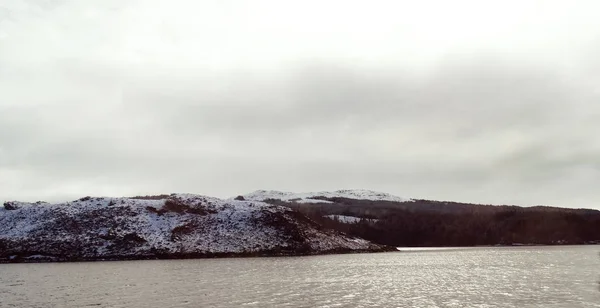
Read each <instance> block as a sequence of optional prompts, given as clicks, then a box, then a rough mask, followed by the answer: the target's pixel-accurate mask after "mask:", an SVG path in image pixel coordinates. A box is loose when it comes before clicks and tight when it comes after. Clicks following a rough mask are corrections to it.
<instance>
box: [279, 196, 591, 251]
mask: <svg viewBox="0 0 600 308" xmlns="http://www.w3.org/2000/svg"><path fill="white" fill-rule="evenodd" d="M323 199H324V200H327V201H330V202H333V203H293V202H282V201H280V200H268V202H270V203H273V204H279V205H284V206H288V207H291V208H294V209H296V210H298V211H300V212H302V213H304V214H306V215H307V216H309V217H310V218H311V219H313V220H315V221H316V222H318V223H320V224H321V225H322V226H323V227H324V228H331V229H335V230H338V231H341V232H345V233H347V234H349V235H352V236H359V237H362V238H365V239H367V240H370V241H373V242H375V243H378V244H385V245H393V246H475V245H514V244H543V245H558V244H596V243H600V211H596V210H588V209H567V208H557V207H546V206H536V207H518V206H493V205H479V204H468V203H457V202H443V201H431V200H415V201H412V202H388V201H369V200H354V199H344V198H331V199H327V198H323ZM336 215H341V216H352V217H359V218H360V219H359V220H357V221H355V222H351V223H348V222H347V221H341V220H339V219H336Z"/></svg>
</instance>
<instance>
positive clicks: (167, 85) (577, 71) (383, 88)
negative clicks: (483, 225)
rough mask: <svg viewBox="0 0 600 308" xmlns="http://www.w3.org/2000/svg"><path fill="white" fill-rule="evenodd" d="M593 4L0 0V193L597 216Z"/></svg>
mask: <svg viewBox="0 0 600 308" xmlns="http://www.w3.org/2000/svg"><path fill="white" fill-rule="evenodd" d="M598 12H600V2H598V1H595V0H590V1H583V0H570V1H567V0H564V1H551V0H544V1H533V0H520V1H510V0H509V1H478V0H470V1H465V0H454V1H431V0H429V1H428V0H424V1H401V0H395V1H378V0H369V1H351V0H344V1H338V0H330V1H313V0H305V1H280V0H266V1H263V0H253V1H240V0H220V1H206V0H205V1H178V0H172V1H162V0H160V1H158V0H137V1H135V0H88V1H78V0H0V201H5V200H22V201H36V200H46V201H65V200H69V199H75V198H79V197H82V196H87V195H92V196H133V195H147V194H159V193H171V192H189V193H198V194H205V195H210V196H216V197H232V196H236V195H239V194H244V193H248V192H251V191H254V190H258V189H268V190H283V191H296V192H305V191H322V190H336V189H353V188H357V189H372V190H376V191H383V192H388V193H391V194H394V195H398V196H403V197H410V198H423V199H435V200H453V201H463V202H476V203H487V204H517V205H524V206H530V205H538V204H544V205H554V206H564V207H586V208H597V209H600V189H598V188H597V185H598V183H600V138H599V137H598V134H599V133H600V87H598V86H597V85H598V84H600V56H598V55H600V18H597V17H598Z"/></svg>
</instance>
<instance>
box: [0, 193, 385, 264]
mask: <svg viewBox="0 0 600 308" xmlns="http://www.w3.org/2000/svg"><path fill="white" fill-rule="evenodd" d="M384 250H389V247H385V246H381V245H376V244H372V243H370V242H368V241H365V240H363V239H359V238H351V237H348V236H346V235H343V234H341V233H338V232H336V231H331V230H327V229H323V228H322V227H321V226H320V225H319V224H317V223H315V222H314V221H312V220H310V219H308V218H307V217H306V216H304V215H302V214H300V213H298V212H295V211H292V210H290V209H288V208H285V207H281V206H275V205H269V204H266V203H263V202H259V201H238V200H221V199H217V198H210V197H205V196H199V195H187V194H173V195H161V196H151V197H135V198H92V197H86V198H82V199H80V200H77V201H73V202H67V203H62V204H49V203H43V202H37V203H22V202H7V203H5V204H4V207H3V208H0V262H11V261H12V262H19V261H77V260H101V259H146V258H187V257H212V256H254V255H256V256H262V255H304V254H322V253H332V252H353V251H356V252H360V251H384Z"/></svg>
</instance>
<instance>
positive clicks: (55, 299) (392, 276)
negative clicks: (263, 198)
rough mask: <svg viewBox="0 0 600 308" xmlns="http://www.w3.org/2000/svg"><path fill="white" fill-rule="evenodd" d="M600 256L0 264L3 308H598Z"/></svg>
mask: <svg viewBox="0 0 600 308" xmlns="http://www.w3.org/2000/svg"><path fill="white" fill-rule="evenodd" d="M599 251H600V246H569V247H567V246H563V247H518V248H467V249H454V250H453V249H445V250H439V251H436V250H428V251H410V252H398V253H380V254H354V255H332V256H316V257H294V258H251V259H204V260H181V261H179V260H171V261H130V262H88V263H46V264H0V307H28V308H29V307H77V308H80V307H131V308H137V307H140V308H142V307H143V308H146V307H600V290H599V289H598V283H597V281H598V280H599V279H600V257H599V255H598V252H599Z"/></svg>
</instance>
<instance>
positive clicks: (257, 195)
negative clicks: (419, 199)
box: [243, 189, 412, 203]
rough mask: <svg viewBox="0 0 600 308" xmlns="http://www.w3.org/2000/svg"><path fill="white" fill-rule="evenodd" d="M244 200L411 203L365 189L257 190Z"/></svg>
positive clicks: (405, 199)
mask: <svg viewBox="0 0 600 308" xmlns="http://www.w3.org/2000/svg"><path fill="white" fill-rule="evenodd" d="M243 197H244V199H245V200H252V201H265V200H268V199H276V200H282V201H288V202H298V203H331V202H330V201H325V200H319V199H315V198H316V197H325V198H348V199H357V200H372V201H392V202H407V201H412V199H409V198H402V197H397V196H393V195H390V194H388V193H382V192H376V191H372V190H365V189H345V190H336V191H321V192H308V193H293V192H282V191H275V190H257V191H255V192H252V193H249V194H247V195H243Z"/></svg>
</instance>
